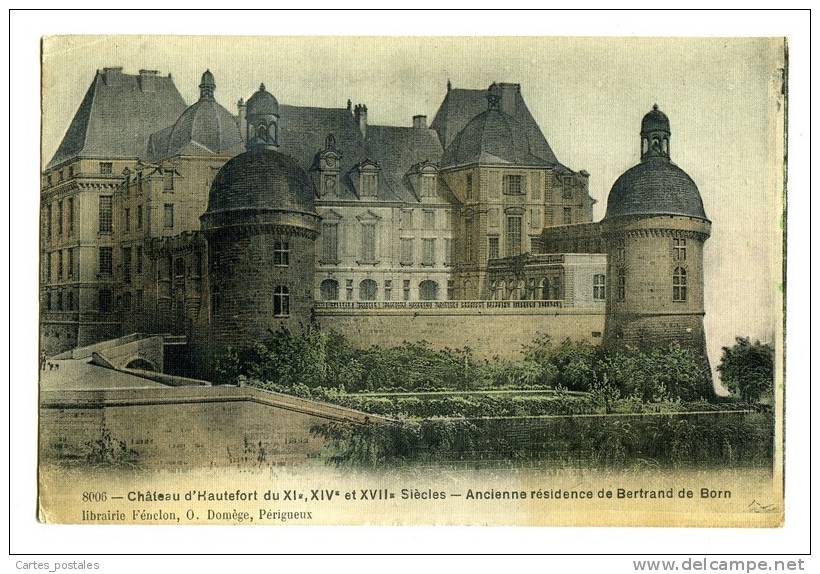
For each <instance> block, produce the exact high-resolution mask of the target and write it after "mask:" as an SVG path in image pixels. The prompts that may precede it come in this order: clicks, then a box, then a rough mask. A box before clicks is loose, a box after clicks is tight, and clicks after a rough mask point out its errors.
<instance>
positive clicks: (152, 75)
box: [139, 70, 159, 92]
mask: <svg viewBox="0 0 820 574" xmlns="http://www.w3.org/2000/svg"><path fill="white" fill-rule="evenodd" d="M158 74H159V72H157V71H156V70H140V79H139V82H140V89H141V90H142V91H143V92H154V91H156V80H157V75H158Z"/></svg>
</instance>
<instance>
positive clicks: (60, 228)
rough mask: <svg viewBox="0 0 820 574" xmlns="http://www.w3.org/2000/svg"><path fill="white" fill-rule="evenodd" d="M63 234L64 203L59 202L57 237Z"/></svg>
mask: <svg viewBox="0 0 820 574" xmlns="http://www.w3.org/2000/svg"><path fill="white" fill-rule="evenodd" d="M62 234H63V201H62V200H60V201H58V202H57V235H62Z"/></svg>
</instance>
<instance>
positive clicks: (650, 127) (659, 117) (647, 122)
mask: <svg viewBox="0 0 820 574" xmlns="http://www.w3.org/2000/svg"><path fill="white" fill-rule="evenodd" d="M653 131H661V132H666V133H667V134H670V133H672V132H671V131H670V130H669V118H668V117H666V114H665V113H663V112H662V111H660V110H659V109H658V104H655V105H654V106H652V109H651V110H650V111H649V113H647V114H646V115H645V116H644V117H643V120H641V134H648V133H650V132H653Z"/></svg>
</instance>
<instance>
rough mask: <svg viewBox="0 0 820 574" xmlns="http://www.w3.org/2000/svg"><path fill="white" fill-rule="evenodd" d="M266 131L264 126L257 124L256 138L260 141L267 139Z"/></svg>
mask: <svg viewBox="0 0 820 574" xmlns="http://www.w3.org/2000/svg"><path fill="white" fill-rule="evenodd" d="M267 133H268V130H267V129H265V124H259V125H258V126H256V138H257V139H259V140H262V141H265V140H266V139H267Z"/></svg>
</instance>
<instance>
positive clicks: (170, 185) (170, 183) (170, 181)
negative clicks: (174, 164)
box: [162, 169, 174, 191]
mask: <svg viewBox="0 0 820 574" xmlns="http://www.w3.org/2000/svg"><path fill="white" fill-rule="evenodd" d="M162 190H163V191H174V170H173V169H166V170H163V172H162Z"/></svg>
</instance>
